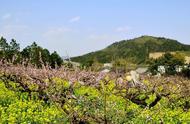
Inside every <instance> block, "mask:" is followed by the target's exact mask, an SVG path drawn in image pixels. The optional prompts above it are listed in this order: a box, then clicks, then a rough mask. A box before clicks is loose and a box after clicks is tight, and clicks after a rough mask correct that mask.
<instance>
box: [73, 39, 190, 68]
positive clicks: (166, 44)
mask: <svg viewBox="0 0 190 124" xmlns="http://www.w3.org/2000/svg"><path fill="white" fill-rule="evenodd" d="M171 51H190V45H184V44H181V43H179V42H178V41H176V40H172V39H166V38H160V37H152V36H142V37H139V38H135V39H131V40H123V41H120V42H116V43H114V44H112V45H110V46H108V47H107V48H105V49H103V50H100V51H97V52H92V53H89V54H86V55H83V56H79V57H74V58H72V60H73V61H76V62H80V63H83V64H85V65H89V63H92V62H93V60H94V58H96V59H97V60H98V62H101V63H106V62H111V61H114V60H117V59H119V58H120V59H126V60H127V61H129V62H133V63H137V64H139V63H145V62H146V60H147V59H148V57H149V53H151V52H171Z"/></svg>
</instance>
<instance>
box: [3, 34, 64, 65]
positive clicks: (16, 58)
mask: <svg viewBox="0 0 190 124" xmlns="http://www.w3.org/2000/svg"><path fill="white" fill-rule="evenodd" d="M0 58H1V59H3V61H8V62H11V63H13V64H24V65H28V64H32V65H34V66H37V67H42V65H50V66H51V67H52V68H55V67H56V66H61V64H62V62H63V60H62V58H61V57H60V56H59V55H58V54H57V52H53V53H52V54H51V53H50V52H49V51H48V50H47V49H44V48H42V47H40V46H38V45H37V44H36V43H35V42H34V43H33V44H32V45H30V46H27V47H26V48H24V49H23V50H20V45H19V44H18V43H17V42H16V40H14V39H12V40H11V42H10V43H7V40H6V39H5V38H3V37H1V38H0Z"/></svg>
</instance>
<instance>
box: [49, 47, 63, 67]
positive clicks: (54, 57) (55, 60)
mask: <svg viewBox="0 0 190 124" xmlns="http://www.w3.org/2000/svg"><path fill="white" fill-rule="evenodd" d="M62 63H63V60H62V58H61V57H60V56H59V55H58V54H57V52H56V51H54V52H53V53H52V54H51V56H50V65H51V67H52V68H55V67H56V66H61V65H62Z"/></svg>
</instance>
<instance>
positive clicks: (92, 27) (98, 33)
mask: <svg viewBox="0 0 190 124" xmlns="http://www.w3.org/2000/svg"><path fill="white" fill-rule="evenodd" d="M0 5H1V7H0V36H3V37H5V38H6V39H7V40H8V41H10V39H12V38H14V39H16V40H17V42H18V43H20V45H21V48H24V47H26V46H28V45H31V43H32V42H34V41H35V42H37V44H39V45H40V46H42V47H44V48H48V49H49V50H50V51H52V52H53V51H57V52H58V53H59V54H60V55H61V56H66V55H69V56H78V55H83V54H85V53H88V52H92V51H96V50H100V49H102V48H105V47H106V46H108V45H110V44H112V43H114V42H116V41H120V40H124V39H132V38H135V37H140V36H142V35H151V36H158V37H167V38H171V39H176V40H178V41H180V42H182V43H184V44H190V0H0Z"/></svg>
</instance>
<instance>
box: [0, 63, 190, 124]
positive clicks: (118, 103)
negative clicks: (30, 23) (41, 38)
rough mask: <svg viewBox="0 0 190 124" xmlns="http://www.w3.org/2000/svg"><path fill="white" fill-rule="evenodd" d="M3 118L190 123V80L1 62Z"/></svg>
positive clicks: (7, 120) (18, 120) (6, 120)
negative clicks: (134, 80)
mask: <svg viewBox="0 0 190 124" xmlns="http://www.w3.org/2000/svg"><path fill="white" fill-rule="evenodd" d="M0 70H1V77H0V80H1V81H0V88H1V91H0V113H1V114H0V123H37V124H38V123H39V124H40V123H54V124H59V123H107V124H111V123H113V124H115V123H120V124H122V123H126V124H141V123H142V124H144V123H150V124H152V123H158V124H160V123H187V124H188V123H190V118H189V116H190V110H189V109H190V102H189V101H190V80H189V79H186V78H182V77H176V76H169V77H161V78H158V77H148V76H142V77H141V84H137V85H133V84H132V82H130V81H129V79H127V78H126V77H125V75H123V76H122V77H117V75H115V74H113V73H110V74H101V73H95V72H86V71H79V70H78V71H77V70H76V71H71V70H68V69H66V68H60V69H53V70H49V69H45V68H44V69H36V68H34V67H24V66H21V65H20V66H13V65H1V66H0Z"/></svg>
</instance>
